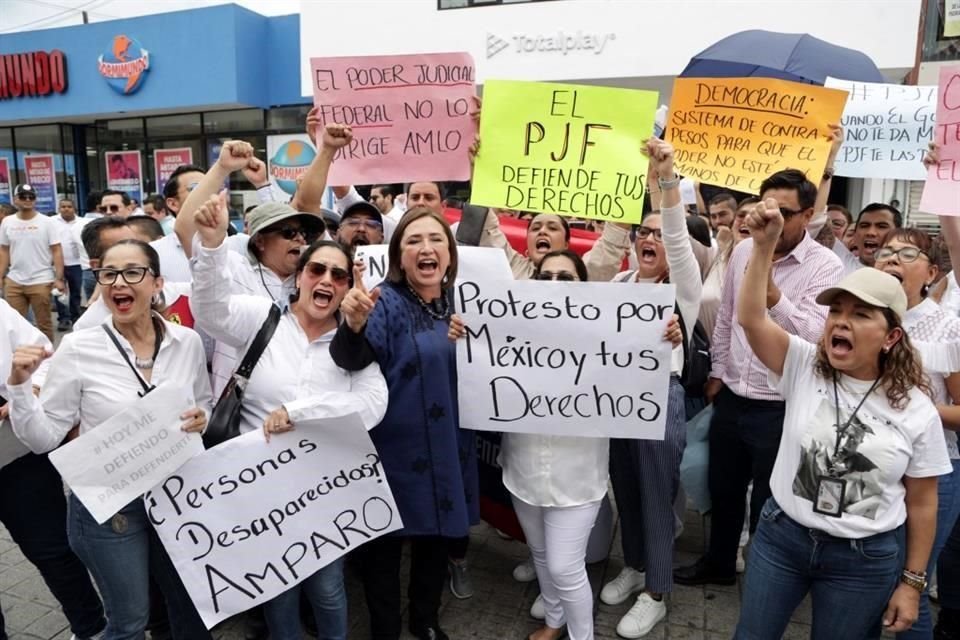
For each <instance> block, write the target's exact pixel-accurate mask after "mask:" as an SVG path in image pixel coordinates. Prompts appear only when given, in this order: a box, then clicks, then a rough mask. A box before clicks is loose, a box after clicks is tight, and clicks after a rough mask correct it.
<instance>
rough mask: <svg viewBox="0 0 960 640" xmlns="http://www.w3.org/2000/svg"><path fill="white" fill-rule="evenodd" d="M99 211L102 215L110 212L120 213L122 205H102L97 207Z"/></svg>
mask: <svg viewBox="0 0 960 640" xmlns="http://www.w3.org/2000/svg"><path fill="white" fill-rule="evenodd" d="M97 211H99V212H100V213H106V212H107V211H109V212H110V213H120V205H118V204H110V205H107V204H102V205H100V206H99V207H97Z"/></svg>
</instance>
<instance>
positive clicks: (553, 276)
mask: <svg viewBox="0 0 960 640" xmlns="http://www.w3.org/2000/svg"><path fill="white" fill-rule="evenodd" d="M536 279H537V280H557V281H559V282H574V281H576V279H577V278H576V276H574V275H573V274H572V273H567V272H566V271H557V272H553V271H541V272H540V273H538V274H537V277H536Z"/></svg>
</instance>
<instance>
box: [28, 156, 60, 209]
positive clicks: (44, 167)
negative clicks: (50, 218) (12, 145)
mask: <svg viewBox="0 0 960 640" xmlns="http://www.w3.org/2000/svg"><path fill="white" fill-rule="evenodd" d="M23 169H24V173H26V178H27V180H26V184H29V185H30V186H31V187H33V188H34V190H35V191H36V192H37V203H36V205H35V206H36V209H37V211H39V212H41V213H53V212H54V211H56V210H57V204H58V203H57V172H56V168H55V166H54V161H53V154H52V153H40V154H36V155H29V156H25V157H24V158H23Z"/></svg>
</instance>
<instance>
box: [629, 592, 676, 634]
mask: <svg viewBox="0 0 960 640" xmlns="http://www.w3.org/2000/svg"><path fill="white" fill-rule="evenodd" d="M666 615H667V605H666V604H664V603H663V601H662V600H661V601H660V602H657V601H656V600H654V599H653V598H651V597H650V594H648V593H641V594H640V597H638V598H637V603H636V604H635V605H633V606H632V607H631V608H630V611H627V614H626V615H625V616H623V617H622V618H620V623H619V624H618V625H617V635H618V636H621V637H623V638H642V637H643V636H645V635H647V634H648V633H650V631H651V630H652V629H653V628H654V627H655V626H656V625H657V623H658V622H660V621H661V620H663V618H664V617H665V616H666Z"/></svg>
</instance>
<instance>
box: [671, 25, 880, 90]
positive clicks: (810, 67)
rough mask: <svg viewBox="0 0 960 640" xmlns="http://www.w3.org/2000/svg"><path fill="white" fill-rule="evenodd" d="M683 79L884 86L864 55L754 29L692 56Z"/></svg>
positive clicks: (796, 36)
mask: <svg viewBox="0 0 960 640" xmlns="http://www.w3.org/2000/svg"><path fill="white" fill-rule="evenodd" d="M680 76H681V77H686V78H744V77H750V76H758V77H762V78H780V79H782V80H793V81H794V82H806V83H808V84H819V85H822V84H823V83H824V82H825V81H826V79H827V76H832V77H834V78H842V79H844V80H856V81H858V82H884V78H883V74H881V73H880V70H879V69H877V65H875V64H874V63H873V60H871V59H870V58H869V57H868V56H867V55H866V54H864V53H861V52H859V51H855V50H854V49H847V48H846V47H838V46H837V45H835V44H830V43H829V42H826V41H824V40H820V39H819V38H814V37H813V36H811V35H808V34H806V33H776V32H774V31H762V30H760V29H753V30H750V31H741V32H740V33H735V34H733V35H731V36H727V37H726V38H724V39H723V40H720V41H719V42H717V43H716V44H713V45H711V46H710V47H708V48H706V49H704V50H703V51H701V52H700V53H698V54H697V55H695V56H694V57H693V58H692V59H691V60H690V63H689V64H688V65H687V68H686V69H684V70H683V72H682V73H681V74H680Z"/></svg>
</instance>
